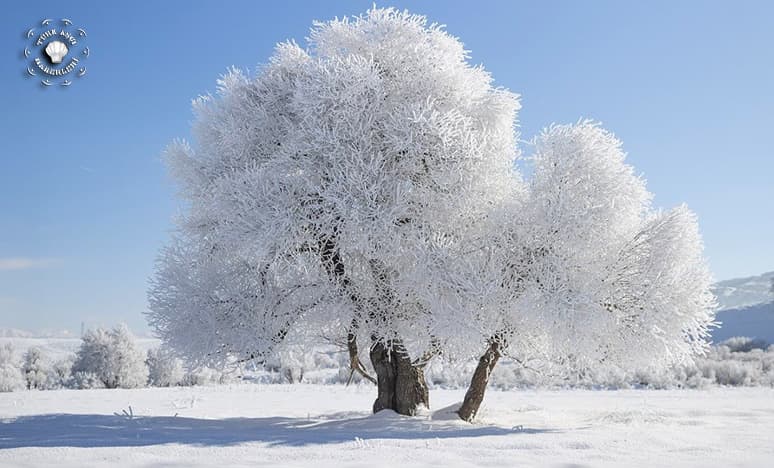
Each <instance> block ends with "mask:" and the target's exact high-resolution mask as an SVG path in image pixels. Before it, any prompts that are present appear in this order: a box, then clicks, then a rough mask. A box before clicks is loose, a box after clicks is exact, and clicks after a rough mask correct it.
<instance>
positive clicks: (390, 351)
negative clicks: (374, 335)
mask: <svg viewBox="0 0 774 468" xmlns="http://www.w3.org/2000/svg"><path fill="white" fill-rule="evenodd" d="M370 354H371V363H372V364H373V366H374V371H376V381H377V384H376V385H377V388H378V395H377V397H376V401H374V407H373V410H374V413H378V412H379V411H381V410H383V409H391V410H393V411H395V412H396V413H399V414H405V415H407V416H414V415H416V414H417V410H418V409H419V408H420V407H422V406H424V407H426V408H429V407H430V393H429V392H428V390H427V382H426V381H425V372H424V369H423V367H421V366H415V365H413V364H412V363H411V359H410V358H409V356H408V353H407V352H406V349H405V348H404V347H403V345H401V344H400V343H398V342H393V343H392V346H391V347H390V346H388V345H386V344H384V343H381V342H376V343H374V344H373V345H372V346H371V353H370Z"/></svg>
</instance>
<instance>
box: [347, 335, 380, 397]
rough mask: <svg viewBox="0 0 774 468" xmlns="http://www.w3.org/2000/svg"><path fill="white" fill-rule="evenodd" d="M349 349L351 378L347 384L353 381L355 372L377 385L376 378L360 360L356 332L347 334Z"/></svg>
mask: <svg viewBox="0 0 774 468" xmlns="http://www.w3.org/2000/svg"><path fill="white" fill-rule="evenodd" d="M347 351H349V368H350V373H349V379H348V380H347V385H349V384H350V383H351V382H352V377H354V375H355V372H357V373H358V374H360V375H361V376H363V378H364V379H366V380H368V381H370V382H371V383H372V384H374V385H376V379H375V378H373V377H371V376H370V375H369V374H368V372H366V370H365V366H364V365H363V362H362V361H361V360H360V356H359V355H358V349H357V336H355V334H354V333H349V334H347Z"/></svg>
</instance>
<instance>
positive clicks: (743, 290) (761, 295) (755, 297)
mask: <svg viewBox="0 0 774 468" xmlns="http://www.w3.org/2000/svg"><path fill="white" fill-rule="evenodd" d="M773 285H774V271H771V272H768V273H764V274H762V275H759V276H750V277H747V278H736V279H732V280H727V281H721V282H719V283H716V284H715V286H714V287H713V291H714V293H715V296H717V298H718V304H719V307H718V314H717V320H718V321H719V322H721V326H720V328H717V329H715V330H713V331H712V339H713V341H715V342H716V343H717V342H720V341H723V340H726V339H728V338H731V337H733V336H749V337H753V338H760V339H763V340H766V341H768V342H769V343H774V290H773Z"/></svg>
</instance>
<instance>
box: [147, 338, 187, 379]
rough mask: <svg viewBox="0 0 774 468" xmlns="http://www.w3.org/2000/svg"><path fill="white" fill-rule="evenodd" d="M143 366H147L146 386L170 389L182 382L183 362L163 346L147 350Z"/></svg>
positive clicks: (183, 374) (183, 373)
mask: <svg viewBox="0 0 774 468" xmlns="http://www.w3.org/2000/svg"><path fill="white" fill-rule="evenodd" d="M145 364H147V366H148V385H151V386H154V387H171V386H174V385H180V384H181V383H182V382H183V377H184V376H185V371H184V370H183V361H181V360H180V359H179V358H177V357H176V356H175V355H174V354H173V353H172V352H171V351H169V349H167V348H165V347H163V346H162V347H159V348H156V349H149V350H148V354H147V357H146V358H145Z"/></svg>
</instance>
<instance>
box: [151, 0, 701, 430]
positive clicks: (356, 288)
mask: <svg viewBox="0 0 774 468" xmlns="http://www.w3.org/2000/svg"><path fill="white" fill-rule="evenodd" d="M518 108H519V103H518V100H517V97H516V96H515V95H514V94H512V93H510V92H508V91H505V90H501V89H496V88H493V87H492V84H491V78H490V76H489V75H488V74H487V73H486V72H485V71H484V70H483V69H482V68H481V67H471V66H470V65H469V64H468V56H467V53H466V51H465V50H464V49H463V47H462V44H461V43H460V42H459V41H458V40H457V39H455V38H453V37H451V36H450V35H448V34H447V33H446V32H444V31H443V30H442V29H441V28H439V27H438V26H435V25H430V26H428V25H427V23H426V21H425V19H424V18H423V17H420V16H414V15H410V14H408V13H399V12H396V11H394V10H389V9H388V10H384V9H373V10H371V11H369V12H368V14H367V15H365V16H362V17H358V18H353V19H344V20H334V21H331V22H327V23H318V24H316V25H315V27H314V28H313V30H312V32H311V34H310V40H309V44H308V47H307V48H306V49H302V48H301V47H299V46H298V45H296V44H295V43H292V42H291V43H285V44H281V45H279V46H278V47H277V49H276V52H275V54H274V55H273V56H272V58H271V60H270V61H269V63H268V64H267V65H265V66H263V67H261V68H260V69H259V71H258V72H257V73H256V74H255V75H254V76H252V77H250V76H247V75H245V74H243V73H241V72H239V71H231V72H229V73H228V74H227V75H226V76H224V77H223V78H222V79H221V80H220V81H219V86H218V93H217V95H215V96H205V97H202V98H200V99H198V100H196V101H195V105H194V111H195V114H196V118H195V124H194V128H193V134H194V138H195V140H196V142H195V145H193V146H190V145H188V144H187V143H185V142H178V143H175V144H173V145H172V146H171V147H170V148H169V150H168V151H167V160H168V162H169V166H170V169H171V172H172V174H173V176H174V177H175V179H176V180H177V182H178V183H179V185H180V195H181V197H182V198H183V200H184V201H185V211H184V214H183V216H181V217H180V219H179V220H178V232H177V233H176V235H175V237H174V238H173V240H172V242H171V244H170V246H169V247H168V248H167V249H166V250H164V251H163V253H162V255H161V256H160V259H159V262H158V268H157V274H156V276H155V279H154V282H153V285H152V287H151V290H150V293H149V300H150V306H151V307H150V309H151V311H150V313H149V320H150V322H151V325H152V326H153V327H154V328H155V329H156V331H157V332H158V334H159V336H160V337H161V338H162V339H163V340H164V342H165V343H166V344H167V345H169V346H170V347H172V348H173V349H175V351H176V352H178V353H180V354H181V355H183V356H185V357H186V359H188V360H189V361H191V363H192V364H193V365H195V366H196V365H213V366H216V367H219V366H223V365H224V364H227V363H229V362H244V361H249V360H259V361H264V362H265V361H266V360H267V359H272V358H276V357H277V356H281V355H282V353H283V352H287V350H289V349H293V347H295V346H298V345H304V344H310V343H316V342H323V341H324V342H330V341H333V342H341V343H344V344H345V346H346V347H347V349H348V351H349V355H350V362H351V368H352V370H353V371H357V372H360V373H361V374H363V375H364V376H366V377H367V378H371V377H370V376H368V375H367V371H366V369H365V366H364V365H363V363H362V359H361V358H364V357H365V355H366V353H365V352H363V348H364V347H363V344H365V345H366V346H365V348H366V349H367V350H368V352H367V355H368V358H370V361H371V364H372V365H373V369H374V372H375V373H376V379H375V380H376V383H377V386H378V397H377V400H376V402H375V403H374V408H373V409H374V411H379V410H381V409H384V408H390V409H394V410H396V411H398V412H400V413H403V414H415V412H416V411H417V408H418V407H419V406H422V405H427V404H428V391H427V386H426V384H425V379H424V374H423V366H424V365H425V363H426V362H427V360H428V359H430V358H431V357H432V356H434V355H436V354H438V353H443V354H445V355H446V356H447V358H449V359H454V358H463V357H469V356H471V355H473V354H474V353H476V354H480V352H481V349H484V350H485V353H484V354H483V355H482V356H481V357H480V361H479V365H478V367H477V369H476V370H475V372H474V375H473V378H472V381H471V386H470V389H469V391H468V392H467V395H466V398H465V401H464V402H463V405H462V407H461V408H460V416H461V417H462V418H463V419H466V420H470V419H472V418H473V417H474V416H475V414H476V412H477V411H478V408H479V406H480V404H481V401H482V399H483V395H484V389H485V388H486V383H487V380H488V376H489V374H490V372H491V371H492V369H493V368H494V366H495V365H496V363H497V361H498V359H499V358H500V356H501V355H502V354H503V353H509V354H510V355H511V356H515V357H520V356H539V357H542V358H544V359H545V360H547V361H549V362H558V363H561V365H562V366H563V367H566V368H568V369H573V370H576V371H583V369H586V368H589V367H591V366H599V365H616V364H618V365H622V364H624V363H630V362H644V361H647V362H648V363H654V362H655V363H669V362H674V361H679V360H681V359H687V358H689V356H690V355H691V354H692V353H695V352H698V351H701V350H702V349H704V347H705V346H706V343H705V341H706V340H705V338H706V330H707V326H708V324H709V323H710V322H711V321H712V312H711V311H712V296H711V294H710V293H709V289H708V286H709V281H710V278H709V274H708V272H707V268H706V266H705V265H704V262H703V259H702V255H701V241H700V238H699V235H698V230H697V227H696V221H695V217H694V216H693V215H692V214H691V213H690V212H689V211H688V210H687V209H686V208H684V207H680V208H677V209H675V210H672V211H668V212H665V213H662V212H656V211H653V210H652V208H651V206H650V199H651V196H650V194H649V193H648V192H647V190H646V189H645V185H644V182H643V181H642V180H641V179H640V178H639V177H637V176H636V175H635V174H634V172H633V170H632V168H631V167H629V166H627V165H626V164H625V162H624V154H623V152H622V151H621V147H620V143H619V142H618V140H616V139H615V138H614V137H613V136H612V135H611V134H610V133H608V132H605V131H604V130H602V129H601V128H599V127H598V126H596V125H594V124H592V123H588V122H581V123H579V124H578V125H569V126H553V127H551V128H549V129H547V130H546V131H545V132H544V133H543V134H542V135H540V137H539V138H537V140H536V150H535V155H534V158H533V161H534V164H535V171H534V175H533V177H532V179H531V181H530V183H529V184H524V182H523V181H522V179H521V177H520V176H519V174H518V172H517V171H516V170H515V167H514V160H515V157H516V156H517V155H518V149H517V145H516V132H515V126H516V125H515V122H516V112H517V110H518Z"/></svg>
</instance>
